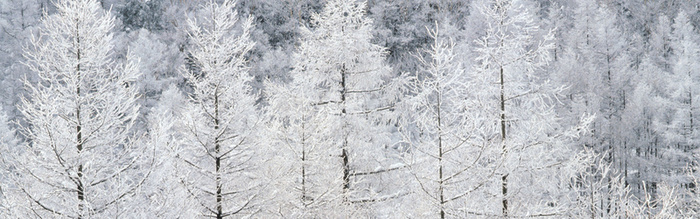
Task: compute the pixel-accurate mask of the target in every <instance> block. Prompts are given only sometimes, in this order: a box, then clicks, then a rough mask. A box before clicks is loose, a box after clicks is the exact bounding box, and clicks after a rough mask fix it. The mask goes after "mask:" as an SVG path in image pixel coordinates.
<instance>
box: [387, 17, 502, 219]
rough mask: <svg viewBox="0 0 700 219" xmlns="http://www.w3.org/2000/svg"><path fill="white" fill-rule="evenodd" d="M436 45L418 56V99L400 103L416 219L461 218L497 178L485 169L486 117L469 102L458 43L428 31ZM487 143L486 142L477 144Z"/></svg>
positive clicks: (413, 85)
mask: <svg viewBox="0 0 700 219" xmlns="http://www.w3.org/2000/svg"><path fill="white" fill-rule="evenodd" d="M429 35H430V36H431V37H432V38H433V44H432V45H431V46H430V47H429V48H428V49H426V50H425V51H424V52H422V53H421V54H420V55H417V57H418V60H419V62H420V63H421V64H422V68H421V71H420V72H418V73H417V74H416V75H415V76H411V77H409V79H410V81H409V83H408V87H409V89H410V90H411V91H412V92H415V94H414V95H411V96H410V97H407V98H405V99H404V100H403V101H402V104H401V105H402V109H403V110H405V111H403V112H405V113H404V115H405V119H404V120H402V123H401V126H400V127H401V129H400V131H401V133H403V140H404V141H405V142H406V144H407V145H408V148H410V150H411V151H412V153H411V155H410V156H407V157H406V160H407V161H408V162H407V163H409V165H410V168H409V170H410V171H411V173H412V174H413V178H414V179H415V181H417V183H416V184H417V185H415V188H413V190H414V192H415V194H414V195H415V196H414V197H415V198H414V199H415V200H419V201H416V202H415V207H414V208H413V209H412V212H414V213H413V214H414V215H415V216H431V217H440V218H447V217H457V216H459V215H464V212H463V211H461V210H462V209H461V208H462V207H463V206H464V205H465V204H466V203H468V202H469V201H468V200H470V199H474V198H475V197H472V196H473V195H476V194H477V192H474V191H475V190H478V189H480V188H481V187H484V186H485V185H486V184H487V182H488V181H489V179H490V178H491V177H493V174H495V171H493V170H494V169H493V168H489V167H488V166H484V165H482V164H483V162H484V161H483V160H482V158H485V156H482V155H485V154H486V153H485V152H486V151H487V150H488V148H487V147H486V144H480V143H483V142H486V141H488V140H494V139H479V138H480V137H481V136H479V134H478V132H479V131H478V130H477V127H482V126H480V124H481V123H480V121H482V120H481V119H482V118H483V115H478V114H474V112H477V111H476V110H474V109H476V108H480V107H483V105H480V102H478V101H474V99H470V98H469V93H471V92H473V91H472V90H470V86H469V82H470V81H469V80H468V78H467V74H466V72H465V66H463V64H462V60H460V59H459V58H458V57H459V55H458V54H459V52H457V51H455V43H454V42H452V40H451V39H446V38H445V37H444V36H441V35H440V34H439V29H438V27H435V29H434V30H429ZM479 140H486V141H479Z"/></svg>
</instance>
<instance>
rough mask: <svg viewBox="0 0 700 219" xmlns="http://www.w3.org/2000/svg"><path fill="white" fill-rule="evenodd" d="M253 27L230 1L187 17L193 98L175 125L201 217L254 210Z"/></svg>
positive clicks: (184, 176) (186, 182)
mask: <svg viewBox="0 0 700 219" xmlns="http://www.w3.org/2000/svg"><path fill="white" fill-rule="evenodd" d="M251 28H252V20H251V19H247V20H244V21H243V22H240V23H239V17H238V13H237V12H236V10H235V1H230V0H227V1H224V2H223V3H221V4H218V3H216V2H215V1H208V2H207V3H204V4H203V6H202V7H201V8H200V9H199V10H198V15H197V16H196V17H191V18H190V19H188V33H189V37H190V40H191V45H192V48H191V49H190V51H189V54H190V55H189V56H190V60H191V66H190V67H189V68H185V67H183V72H184V74H185V78H186V79H187V83H188V85H189V87H190V88H191V92H190V93H189V96H190V101H189V102H188V103H187V104H186V106H185V107H186V109H185V110H183V112H182V113H181V116H182V117H181V118H179V119H178V120H179V121H180V123H179V124H176V126H180V127H182V128H180V129H182V130H184V131H182V133H180V135H181V136H182V144H181V146H180V149H179V150H178V151H177V159H179V163H180V165H179V166H178V167H179V168H178V171H179V172H178V173H179V175H180V176H181V180H180V181H181V183H182V185H183V186H184V189H186V190H187V191H188V192H189V193H190V195H191V197H192V198H193V199H194V202H195V203H198V204H196V208H197V209H199V210H198V213H199V214H200V215H201V216H205V217H214V218H219V219H220V218H227V217H243V216H244V215H250V214H253V213H256V212H257V209H258V207H259V201H260V196H259V194H260V192H261V191H262V190H261V187H260V183H259V182H260V181H258V180H256V176H255V173H254V171H255V167H256V165H259V164H260V162H261V160H262V157H261V156H259V155H258V154H257V153H258V151H257V150H255V149H256V147H258V146H259V142H258V141H257V139H256V136H255V135H256V134H257V132H256V130H258V129H259V128H258V121H259V120H258V117H257V114H258V112H257V111H256V103H255V100H256V94H255V93H253V90H252V88H251V87H250V84H249V83H250V82H251V80H252V79H253V77H252V76H251V75H250V74H249V73H248V66H247V60H246V54H248V52H249V51H250V50H251V49H252V48H253V46H254V45H255V44H254V43H253V42H251V41H250V38H249V31H250V29H251Z"/></svg>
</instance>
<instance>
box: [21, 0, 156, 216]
mask: <svg viewBox="0 0 700 219" xmlns="http://www.w3.org/2000/svg"><path fill="white" fill-rule="evenodd" d="M55 4H56V8H57V13H56V14H54V15H51V16H48V15H46V16H45V19H44V20H43V21H42V27H41V30H40V31H39V37H38V38H33V40H32V41H31V44H30V46H29V48H28V49H27V51H26V53H25V56H26V58H27V60H28V62H27V65H28V66H29V68H30V69H31V71H32V72H33V73H35V74H37V76H38V78H39V81H38V83H31V82H29V81H25V84H26V88H27V90H28V91H27V92H28V96H27V97H26V98H24V99H23V100H22V105H21V106H20V111H21V112H22V114H23V115H24V117H25V118H26V124H27V125H26V126H23V127H22V129H21V132H22V133H23V135H24V136H25V137H26V138H27V140H28V144H26V147H24V153H23V154H22V155H21V156H17V157H14V158H13V159H14V161H13V166H14V167H15V168H17V171H19V174H17V175H16V176H17V178H15V179H14V182H15V185H14V186H16V187H18V188H19V190H20V193H21V195H23V198H24V199H23V200H24V201H25V202H24V203H23V205H24V206H25V208H24V212H23V213H24V214H22V215H16V217H67V218H90V217H106V216H107V215H116V216H128V215H130V214H131V213H134V212H131V207H130V206H129V203H131V201H130V200H129V199H132V198H134V197H136V196H138V195H136V193H137V191H138V188H139V186H140V185H141V184H142V183H143V182H144V180H145V178H146V177H148V175H149V174H150V170H151V168H150V166H151V164H152V160H151V158H150V156H151V153H150V152H151V151H150V150H149V149H148V147H146V146H144V145H143V144H141V143H140V137H139V136H140V135H141V134H139V132H138V131H137V130H135V129H134V128H133V125H134V123H135V122H136V119H137V116H138V109H139V106H138V105H137V104H136V103H135V102H136V100H137V97H138V95H137V92H136V91H135V90H134V88H135V86H134V81H135V79H136V78H137V77H138V75H139V73H138V72H137V71H135V65H134V64H132V62H130V61H128V60H127V61H126V64H120V63H117V62H116V61H115V60H114V58H113V54H112V48H113V45H112V42H111V40H112V34H111V30H112V28H113V26H114V18H113V17H111V15H110V13H109V12H107V11H104V10H103V9H102V8H101V7H100V5H99V3H98V2H97V1H95V0H77V1H63V0H62V1H56V2H55ZM127 58H128V57H127Z"/></svg>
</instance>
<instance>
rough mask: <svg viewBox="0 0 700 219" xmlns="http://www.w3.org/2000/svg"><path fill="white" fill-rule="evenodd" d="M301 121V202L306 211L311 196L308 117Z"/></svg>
mask: <svg viewBox="0 0 700 219" xmlns="http://www.w3.org/2000/svg"><path fill="white" fill-rule="evenodd" d="M301 121H302V122H301V130H302V133H301V203H302V205H304V211H306V208H307V207H308V203H307V201H309V200H308V199H309V197H308V196H307V194H306V193H307V192H306V134H305V133H304V131H306V127H305V125H304V124H305V123H304V121H306V118H304V117H302V120H301Z"/></svg>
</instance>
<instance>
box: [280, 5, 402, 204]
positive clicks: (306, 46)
mask: <svg viewBox="0 0 700 219" xmlns="http://www.w3.org/2000/svg"><path fill="white" fill-rule="evenodd" d="M365 8H366V6H365V4H364V3H358V2H355V1H348V0H332V1H328V2H327V3H326V5H325V7H324V9H323V10H322V12H321V13H320V14H316V15H314V16H313V17H312V23H311V27H312V28H311V29H307V28H303V29H302V39H301V42H300V45H299V47H298V50H297V52H296V53H295V55H294V60H295V63H294V68H293V70H292V72H291V75H292V78H293V80H294V83H293V85H294V86H299V87H305V88H304V89H309V90H308V92H305V93H299V94H301V95H304V98H307V99H308V100H307V101H306V102H307V104H312V105H313V106H315V107H316V108H317V109H316V110H321V109H323V112H324V113H327V114H329V116H331V118H330V119H329V121H328V122H329V123H330V125H329V129H330V130H331V132H330V133H328V134H329V135H330V136H329V137H330V138H331V139H330V140H329V141H330V143H329V144H327V145H325V146H323V147H330V148H332V150H334V152H333V154H332V156H334V157H337V158H338V160H337V162H339V164H340V168H339V169H338V174H339V175H338V176H339V177H340V179H342V181H341V183H340V184H339V186H340V190H337V191H340V198H341V200H342V206H345V207H349V208H348V209H350V210H347V211H346V212H348V214H350V215H352V214H355V213H358V212H368V211H364V210H369V211H372V210H377V209H380V210H386V209H387V208H381V207H376V208H374V207H372V206H376V205H383V204H387V203H388V202H391V201H392V200H395V199H394V198H395V197H399V196H401V193H402V191H401V190H400V187H399V186H398V185H396V184H395V183H396V182H397V181H396V180H392V179H391V177H393V176H396V175H395V174H399V173H400V172H401V171H400V169H401V167H403V165H402V164H401V162H402V161H401V159H400V158H399V157H397V155H398V151H397V150H395V145H394V144H392V141H391V132H390V131H391V130H390V129H391V127H393V126H392V120H391V119H392V118H394V115H393V113H392V110H391V109H392V108H393V107H394V105H395V103H396V100H397V99H398V94H399V85H400V84H401V83H399V82H400V78H393V77H392V73H391V69H390V68H389V67H388V66H387V65H386V64H385V63H384V59H385V58H384V57H385V56H386V49H385V48H383V47H381V46H378V45H376V44H374V43H372V27H373V26H372V22H371V20H370V19H367V18H365ZM393 122H395V120H394V121H393ZM334 163H335V162H334ZM334 163H328V164H324V165H335V164H334ZM394 185H396V186H394ZM361 206H367V207H361ZM356 210H358V211H356ZM359 210H363V211H359ZM378 214H382V213H378Z"/></svg>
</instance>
